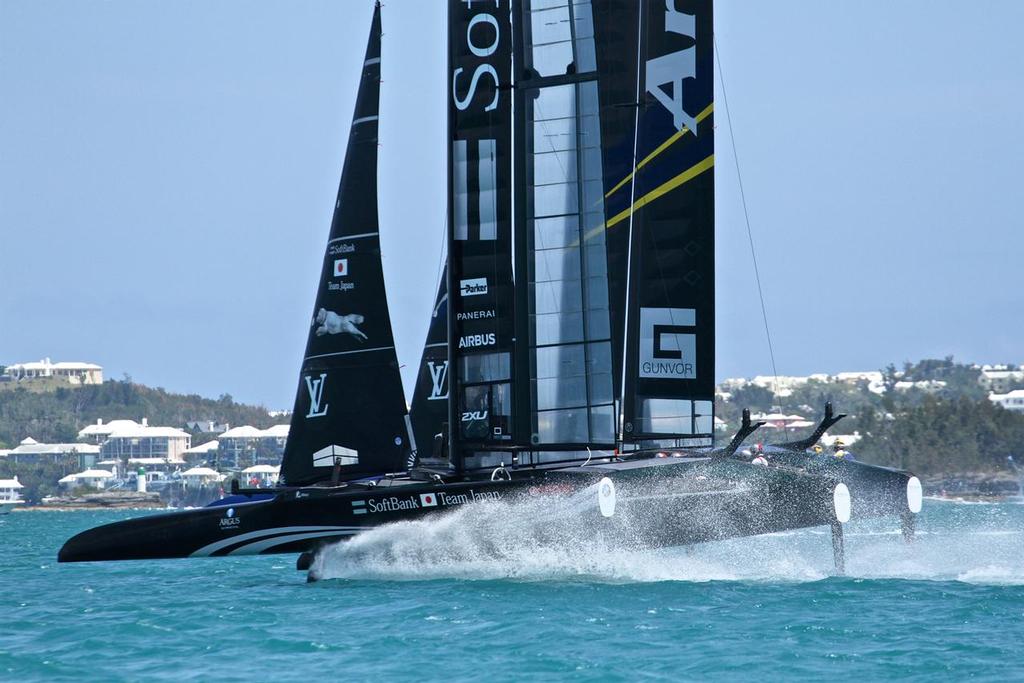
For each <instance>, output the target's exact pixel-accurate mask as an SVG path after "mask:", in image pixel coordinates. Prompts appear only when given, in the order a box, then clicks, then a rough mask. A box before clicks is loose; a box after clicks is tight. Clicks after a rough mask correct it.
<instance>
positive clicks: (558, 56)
mask: <svg viewBox="0 0 1024 683" xmlns="http://www.w3.org/2000/svg"><path fill="white" fill-rule="evenodd" d="M530 51H531V53H532V55H533V60H532V61H533V68H534V69H535V70H536V71H537V73H538V74H540V75H541V76H561V75H562V74H565V73H567V72H568V70H569V65H570V64H572V61H573V57H572V42H571V41H568V40H567V41H565V42H563V43H549V44H547V45H534V46H533V47H532V48H531V49H530Z"/></svg>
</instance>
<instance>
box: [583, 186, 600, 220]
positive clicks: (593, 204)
mask: <svg viewBox="0 0 1024 683" xmlns="http://www.w3.org/2000/svg"><path fill="white" fill-rule="evenodd" d="M583 206H584V209H585V210H586V211H588V212H591V213H596V212H597V211H603V210H604V184H603V183H602V182H601V181H600V180H587V181H586V182H584V183H583Z"/></svg>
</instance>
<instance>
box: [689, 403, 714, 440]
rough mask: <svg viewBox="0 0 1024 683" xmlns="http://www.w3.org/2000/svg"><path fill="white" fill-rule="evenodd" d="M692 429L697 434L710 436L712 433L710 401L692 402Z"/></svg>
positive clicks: (712, 423)
mask: <svg viewBox="0 0 1024 683" xmlns="http://www.w3.org/2000/svg"><path fill="white" fill-rule="evenodd" d="M693 427H694V430H695V431H696V433H698V434H710V433H711V432H713V431H714V428H715V417H714V404H713V403H712V402H711V401H694V402H693Z"/></svg>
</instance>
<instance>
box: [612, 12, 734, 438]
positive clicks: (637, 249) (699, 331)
mask: <svg viewBox="0 0 1024 683" xmlns="http://www.w3.org/2000/svg"><path fill="white" fill-rule="evenodd" d="M640 10H641V12H642V15H641V26H642V33H641V35H642V41H641V50H640V59H641V63H640V65H639V66H640V68H639V69H638V73H639V77H640V87H639V93H640V100H641V106H640V108H639V115H638V127H637V152H636V159H637V163H636V170H635V172H634V173H633V176H632V184H633V186H632V189H631V197H630V201H629V204H627V205H626V206H625V208H623V209H621V210H619V211H617V212H609V215H608V217H607V223H606V225H607V228H608V230H609V231H614V230H617V229H620V228H621V226H623V225H630V231H631V249H630V262H629V269H628V271H629V294H628V297H629V309H628V311H629V312H628V315H627V327H626V354H625V355H626V367H625V373H624V377H625V391H624V398H623V420H624V423H623V438H624V440H627V441H644V440H655V441H658V440H675V441H678V442H682V443H684V444H690V445H697V444H701V443H710V441H711V435H712V430H713V424H712V423H713V419H714V418H713V406H714V364H715V356H714V352H715V340H714V318H715V296H714V286H715V272H714V264H715V259H714V159H715V157H714V151H715V149H714V114H713V112H714V105H713V100H714V81H713V71H712V68H713V57H712V55H713V44H712V39H713V34H712V11H711V0H673V1H670V2H665V1H664V0H643V2H641V3H640Z"/></svg>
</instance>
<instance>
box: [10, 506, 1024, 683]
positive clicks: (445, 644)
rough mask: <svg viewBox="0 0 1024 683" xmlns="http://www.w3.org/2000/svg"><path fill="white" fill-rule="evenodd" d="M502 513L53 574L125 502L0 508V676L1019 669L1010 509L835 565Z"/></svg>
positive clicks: (809, 552)
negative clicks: (836, 569) (687, 545)
mask: <svg viewBox="0 0 1024 683" xmlns="http://www.w3.org/2000/svg"><path fill="white" fill-rule="evenodd" d="M514 513H515V510H514V509H510V508H509V507H508V506H500V505H497V506H495V505H484V506H480V507H478V508H475V509H474V508H473V507H467V508H463V510H461V511H460V512H458V513H457V514H456V515H454V516H452V517H451V518H447V519H440V520H435V521H433V522H429V523H412V524H403V525H396V526H394V527H388V528H382V529H379V530H376V531H373V532H370V533H368V534H365V535H364V536H362V537H360V538H359V539H356V541H354V542H351V543H349V544H348V545H344V546H340V547H338V548H337V549H334V550H332V552H330V553H328V554H327V555H325V556H324V558H323V560H322V561H321V562H320V564H319V566H318V570H319V571H320V572H321V573H322V574H323V575H324V576H325V577H330V578H327V579H325V580H322V581H320V582H318V583H314V584H307V583H306V582H305V574H304V573H301V572H297V571H295V569H294V557H293V556H284V555H283V556H266V557H250V558H230V559H229V558H214V559H202V560H177V561H161V562H124V563H112V564H78V565H58V564H57V563H56V561H55V558H56V553H57V549H58V548H59V547H60V544H61V543H62V541H63V540H64V539H66V538H67V537H68V536H70V535H71V534H73V533H76V532H78V531H80V530H82V529H85V528H88V527H91V526H93V525H96V524H99V523H102V522H107V521H112V520H116V519H123V518H126V517H128V516H130V515H133V514H139V513H132V512H120V511H103V512H100V511H77V512H16V513H14V514H10V515H7V516H3V517H0V548H2V551H0V680H4V681H35V680H47V681H49V680H74V681H118V680H126V681H135V680H173V681H183V680H186V681H187V680H199V681H206V680H218V681H234V680H239V681H241V680H254V679H274V680H296V681H300V680H313V679H319V680H370V679H383V680H468V679H479V678H486V679H487V680H488V681H504V680H524V679H529V680H553V679H571V680H595V681H606V680H607V681H617V680H622V681H625V680H630V681H632V680H681V679H683V680H685V679H708V678H710V679H715V680H750V679H752V678H758V679H762V680H779V679H791V678H809V679H816V680H823V679H826V678H831V677H836V676H841V677H843V678H853V677H858V678H861V679H863V680H883V679H901V680H914V679H920V680H936V679H940V678H941V679H954V680H959V679H965V678H972V679H976V680H993V681H995V680H999V681H1005V680H1022V679H1024V505H1020V504H1014V503H1001V504H960V503H952V502H940V501H931V500H928V501H925V508H924V511H923V512H922V514H921V515H920V516H919V518H918V521H919V534H918V536H917V540H916V541H915V542H914V543H913V544H911V545H907V544H904V543H903V542H902V540H901V538H900V536H899V534H898V533H897V525H896V524H895V523H894V522H893V521H872V522H870V523H867V522H865V523H853V524H850V525H848V528H847V538H846V546H847V575H846V576H842V577H839V576H834V575H833V570H832V559H831V545H830V540H829V535H828V531H827V529H811V530H806V531H801V532H796V533H791V534H780V535H775V536H768V537H760V538H752V539H742V540H734V541H727V542H721V543H714V544H708V545H704V546H698V547H695V548H692V549H690V550H685V549H669V550H661V551H657V552H642V553H640V552H636V553H634V552H623V551H616V550H615V549H610V548H603V547H599V546H595V545H591V544H589V543H588V542H587V539H586V534H583V535H582V538H579V539H576V540H574V541H572V542H560V543H558V544H549V545H546V544H545V543H546V540H545V537H546V535H545V534H539V535H538V536H539V538H530V537H527V536H526V535H525V532H524V530H523V528H522V527H517V526H516V525H503V524H502V522H503V520H504V521H507V520H508V518H509V515H511V514H514ZM146 514H148V513H146ZM553 523H563V524H571V523H572V522H571V521H565V520H563V521H561V522H558V521H557V520H556V521H555V522H553ZM502 529H505V530H507V533H502V531H501V530H502Z"/></svg>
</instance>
